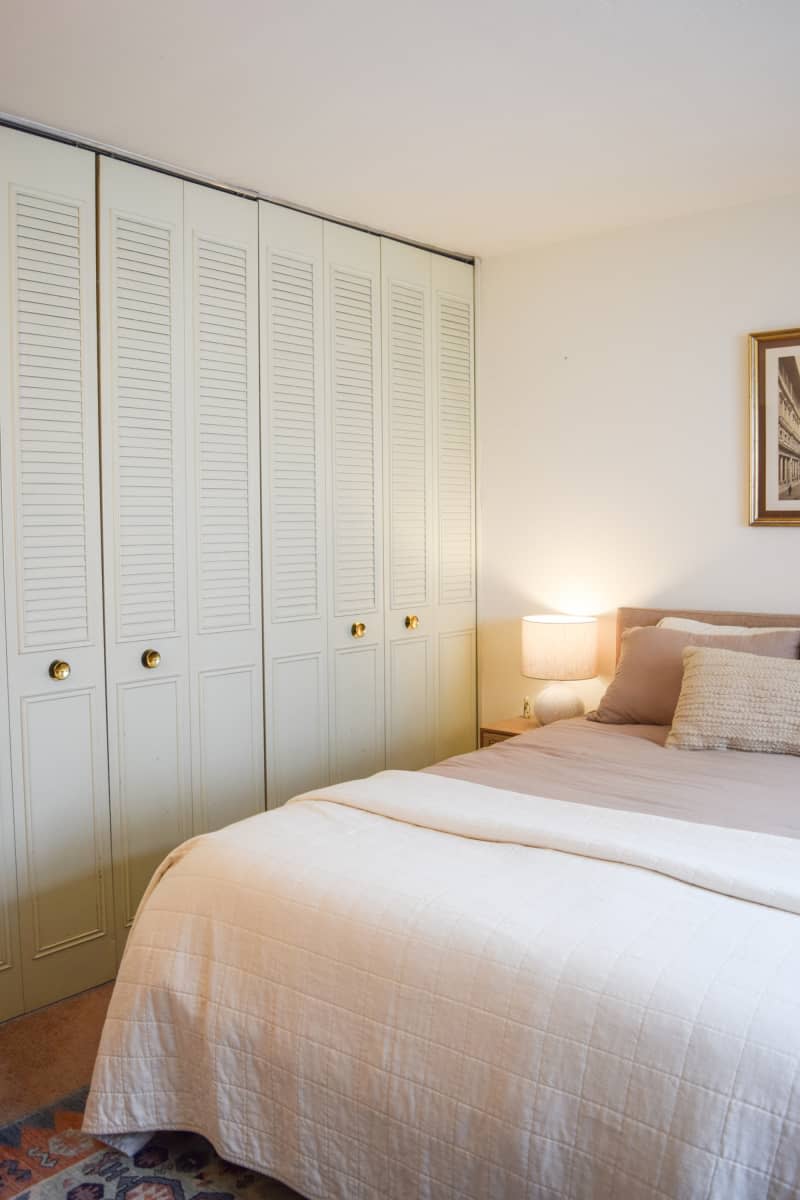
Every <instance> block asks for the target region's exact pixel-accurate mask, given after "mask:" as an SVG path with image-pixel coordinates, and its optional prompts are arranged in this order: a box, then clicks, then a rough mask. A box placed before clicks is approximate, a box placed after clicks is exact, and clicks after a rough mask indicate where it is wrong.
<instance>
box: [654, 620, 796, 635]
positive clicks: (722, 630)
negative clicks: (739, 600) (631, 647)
mask: <svg viewBox="0 0 800 1200" xmlns="http://www.w3.org/2000/svg"><path fill="white" fill-rule="evenodd" d="M658 628H659V629H681V630H682V631H683V632H684V633H718V634H719V635H720V636H722V635H723V634H734V633H777V632H778V630H779V629H781V628H784V629H785V628H786V626H778V625H773V626H767V625H709V624H707V623H706V622H705V621H692V620H691V619H690V618H689V617H662V618H661V620H660V621H659V622H658Z"/></svg>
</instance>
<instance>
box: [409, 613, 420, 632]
mask: <svg viewBox="0 0 800 1200" xmlns="http://www.w3.org/2000/svg"><path fill="white" fill-rule="evenodd" d="M418 625H419V617H417V616H413V617H406V629H416V628H417V626H418Z"/></svg>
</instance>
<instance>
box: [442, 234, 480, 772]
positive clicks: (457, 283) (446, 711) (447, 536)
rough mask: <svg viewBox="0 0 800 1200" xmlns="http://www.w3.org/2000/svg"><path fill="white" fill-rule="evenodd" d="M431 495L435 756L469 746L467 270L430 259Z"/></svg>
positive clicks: (471, 498) (471, 601)
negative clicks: (433, 513) (435, 546)
mask: <svg viewBox="0 0 800 1200" xmlns="http://www.w3.org/2000/svg"><path fill="white" fill-rule="evenodd" d="M431 272H432V293H433V359H434V371H433V388H434V397H435V400H434V413H435V421H434V425H435V436H436V452H435V455H434V462H435V475H436V483H435V493H436V508H437V542H438V555H437V567H436V593H435V601H436V636H437V642H438V645H437V662H438V680H437V712H436V752H435V758H436V760H439V759H442V758H447V757H449V756H450V755H452V754H463V753H465V752H466V751H468V750H474V749H475V745H476V720H477V687H476V628H475V627H476V610H475V601H476V596H475V390H474V366H473V364H474V354H475V349H474V335H473V268H472V267H471V266H470V265H469V264H467V263H461V262H456V261H455V260H453V259H450V258H444V257H443V256H441V255H438V254H434V255H432V256H431Z"/></svg>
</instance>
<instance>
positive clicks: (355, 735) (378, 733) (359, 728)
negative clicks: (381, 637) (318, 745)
mask: <svg viewBox="0 0 800 1200" xmlns="http://www.w3.org/2000/svg"><path fill="white" fill-rule="evenodd" d="M382 656H383V647H382V646H381V645H379V644H375V645H372V646H364V647H359V649H357V650H341V649H339V650H337V651H336V654H335V662H334V679H335V682H336V694H335V696H334V714H335V718H334V728H333V745H332V747H331V756H332V760H333V782H334V783H340V782H341V781H342V780H345V779H361V778H362V777H363V776H365V775H372V774H373V773H374V772H375V771H379V770H380V769H381V767H382V766H383V761H382V760H383V752H384V751H383V725H382V723H380V722H379V721H377V720H376V718H375V712H376V708H378V709H379V708H380V704H381V700H382V699H383V697H382V686H383V661H382Z"/></svg>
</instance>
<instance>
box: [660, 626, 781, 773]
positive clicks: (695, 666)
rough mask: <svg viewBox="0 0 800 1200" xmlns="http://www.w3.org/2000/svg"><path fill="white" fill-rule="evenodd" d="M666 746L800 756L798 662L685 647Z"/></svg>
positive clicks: (702, 647) (705, 647)
mask: <svg viewBox="0 0 800 1200" xmlns="http://www.w3.org/2000/svg"><path fill="white" fill-rule="evenodd" d="M667 745H668V746H677V747H679V748H680V749H682V750H756V751H761V752H763V753H766V754H798V755H800V661H795V660H793V659H790V658H767V657H764V656H762V655H757V654H744V653H742V652H740V651H738V650H715V649H713V648H711V647H708V646H687V648H686V649H685V650H684V652H683V685H682V687H681V694H680V697H679V699H678V706H677V708H676V709H675V716H674V717H673V720H672V728H671V729H670V731H669V735H668V737H667ZM798 782H799V783H800V780H799V781H798Z"/></svg>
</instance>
